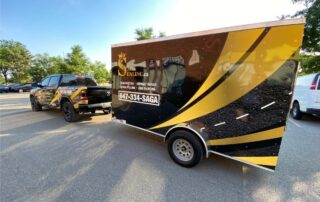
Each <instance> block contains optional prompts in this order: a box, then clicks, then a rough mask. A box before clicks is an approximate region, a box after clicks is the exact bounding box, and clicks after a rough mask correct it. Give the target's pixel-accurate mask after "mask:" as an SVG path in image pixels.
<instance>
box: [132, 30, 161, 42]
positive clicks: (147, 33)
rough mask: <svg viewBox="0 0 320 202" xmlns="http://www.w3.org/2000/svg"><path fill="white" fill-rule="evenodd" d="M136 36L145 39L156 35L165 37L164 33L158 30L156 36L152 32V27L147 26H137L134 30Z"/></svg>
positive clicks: (137, 38)
mask: <svg viewBox="0 0 320 202" xmlns="http://www.w3.org/2000/svg"><path fill="white" fill-rule="evenodd" d="M134 33H135V34H136V35H137V37H136V40H138V41H140V40H145V39H153V38H157V37H165V36H166V33H165V32H159V36H156V35H154V34H153V28H152V27H148V28H137V29H136V30H135V32H134Z"/></svg>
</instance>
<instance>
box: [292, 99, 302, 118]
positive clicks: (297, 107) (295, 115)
mask: <svg viewBox="0 0 320 202" xmlns="http://www.w3.org/2000/svg"><path fill="white" fill-rule="evenodd" d="M292 117H293V118H294V119H297V120H300V119H301V118H302V112H301V111H300V105H299V102H297V101H295V102H294V103H293V106H292Z"/></svg>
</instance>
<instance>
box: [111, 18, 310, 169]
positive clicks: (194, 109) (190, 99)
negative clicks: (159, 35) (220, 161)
mask: <svg viewBox="0 0 320 202" xmlns="http://www.w3.org/2000/svg"><path fill="white" fill-rule="evenodd" d="M303 29H304V26H303V24H302V23H297V24H287V25H281V24H280V25H277V26H266V27H258V28H252V29H245V30H236V31H229V32H222V33H213V34H208V35H200V36H189V37H183V38H179V39H172V40H163V41H159V42H152V43H144V44H133V45H126V46H116V47H113V49H112V61H113V73H114V74H113V75H114V77H113V85H114V90H113V107H114V112H115V116H116V118H117V119H123V120H126V122H127V123H128V124H131V125H135V126H138V127H141V128H145V129H149V130H152V131H154V132H157V133H161V134H165V133H166V132H167V131H168V130H169V129H170V128H172V127H174V126H176V125H179V124H184V125H187V126H189V127H191V128H193V129H194V130H196V131H201V132H200V133H201V136H202V137H203V138H204V139H205V140H206V144H207V147H208V149H209V150H212V151H215V152H219V153H222V154H224V155H227V156H230V157H232V158H235V159H238V160H241V161H245V162H248V163H251V164H255V165H259V166H263V167H266V168H270V169H274V168H275V166H276V163H277V159H278V153H279V149H280V144H281V139H282V137H283V134H284V130H285V125H286V119H287V115H288V112H289V106H290V102H291V97H292V90H293V85H294V81H295V77H296V72H297V66H298V62H297V60H296V57H295V56H296V54H297V53H298V51H299V48H300V46H301V43H302V35H303ZM121 54H126V60H127V62H128V61H131V63H132V64H136V65H131V67H130V65H129V68H128V69H132V70H135V71H138V70H139V68H140V71H142V72H143V74H141V75H142V76H140V77H139V76H138V77H137V76H135V77H132V76H130V75H124V76H119V75H118V74H117V70H118V68H119V67H118V65H117V64H116V61H117V60H118V59H119V55H121ZM127 64H128V63H127ZM132 66H134V67H135V68H133V67H132ZM137 67H139V68H137ZM125 82H131V84H132V85H130V86H131V88H132V89H131V90H130V91H137V92H140V93H152V94H157V95H159V99H160V104H159V105H158V106H155V105H146V104H144V103H132V102H126V101H124V100H119V99H118V91H123V90H125V89H123V88H122V87H121V84H122V83H125ZM140 83H143V84H140ZM143 85H145V86H146V88H139V86H140V87H141V86H143ZM150 85H151V86H152V88H148V86H149V87H150ZM127 87H128V86H127ZM143 87H144V86H143ZM128 88H129V87H128Z"/></svg>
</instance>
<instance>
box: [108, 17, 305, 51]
mask: <svg viewBox="0 0 320 202" xmlns="http://www.w3.org/2000/svg"><path fill="white" fill-rule="evenodd" d="M305 23H306V19H305V18H294V19H285V20H276V21H268V22H260V23H254V24H247V25H240V26H232V27H224V28H217V29H211V30H205V31H198V32H190V33H185V34H177V35H172V36H166V37H161V38H155V39H146V40H141V41H132V42H125V43H118V44H112V45H111V47H112V48H115V47H121V46H130V45H140V44H146V43H154V42H160V41H169V40H174V39H180V38H185V37H196V36H203V35H209V34H218V33H224V32H234V31H240V30H248V29H256V28H262V27H275V26H284V25H294V24H305Z"/></svg>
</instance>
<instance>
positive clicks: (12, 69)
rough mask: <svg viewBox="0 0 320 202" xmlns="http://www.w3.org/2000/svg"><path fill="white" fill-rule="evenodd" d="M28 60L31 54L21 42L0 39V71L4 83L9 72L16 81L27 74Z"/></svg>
mask: <svg viewBox="0 0 320 202" xmlns="http://www.w3.org/2000/svg"><path fill="white" fill-rule="evenodd" d="M30 61H31V54H30V52H29V50H28V49H27V48H26V47H25V46H24V45H23V44H22V43H20V42H16V41H12V40H1V41H0V71H1V74H2V75H3V77H4V79H5V82H6V83H7V82H8V76H9V74H12V75H13V77H14V78H15V81H16V82H20V79H21V77H25V76H27V72H28V67H29V64H30Z"/></svg>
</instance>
